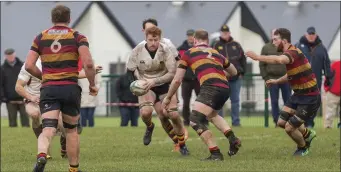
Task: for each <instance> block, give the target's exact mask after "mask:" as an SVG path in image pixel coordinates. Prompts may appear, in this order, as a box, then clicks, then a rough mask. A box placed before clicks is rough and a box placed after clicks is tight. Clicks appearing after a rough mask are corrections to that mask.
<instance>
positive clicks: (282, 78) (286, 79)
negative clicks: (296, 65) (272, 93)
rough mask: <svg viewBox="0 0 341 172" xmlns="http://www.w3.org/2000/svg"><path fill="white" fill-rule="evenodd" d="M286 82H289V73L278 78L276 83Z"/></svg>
mask: <svg viewBox="0 0 341 172" xmlns="http://www.w3.org/2000/svg"><path fill="white" fill-rule="evenodd" d="M286 82H288V75H287V74H285V75H284V76H282V77H280V78H278V79H276V83H277V84H283V83H286Z"/></svg>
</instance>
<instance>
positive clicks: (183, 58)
mask: <svg viewBox="0 0 341 172" xmlns="http://www.w3.org/2000/svg"><path fill="white" fill-rule="evenodd" d="M188 53H190V51H186V52H185V53H184V54H183V55H182V56H181V59H180V61H179V66H178V68H182V69H187V67H188V59H189V55H188Z"/></svg>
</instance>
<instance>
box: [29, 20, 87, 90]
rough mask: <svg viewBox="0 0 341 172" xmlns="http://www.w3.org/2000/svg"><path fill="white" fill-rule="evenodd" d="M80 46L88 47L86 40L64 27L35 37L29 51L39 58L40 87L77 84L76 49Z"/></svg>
mask: <svg viewBox="0 0 341 172" xmlns="http://www.w3.org/2000/svg"><path fill="white" fill-rule="evenodd" d="M82 45H84V46H89V43H88V40H87V38H86V37H85V36H84V35H82V34H80V33H79V32H77V31H75V30H73V29H71V28H69V27H66V26H53V27H52V28H50V29H47V30H44V31H43V32H41V33H40V34H39V35H38V36H36V38H35V39H34V41H33V44H32V46H31V50H32V51H35V52H37V53H38V54H39V55H40V58H41V62H42V73H43V76H42V78H43V80H42V82H43V83H42V87H44V86H48V85H69V84H77V81H78V58H79V53H78V48H79V47H80V46H82Z"/></svg>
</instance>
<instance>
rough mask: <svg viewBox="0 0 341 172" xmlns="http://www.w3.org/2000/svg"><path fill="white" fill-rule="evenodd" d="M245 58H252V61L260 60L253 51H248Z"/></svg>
mask: <svg viewBox="0 0 341 172" xmlns="http://www.w3.org/2000/svg"><path fill="white" fill-rule="evenodd" d="M245 56H247V57H250V58H251V59H252V60H258V55H257V54H256V53H255V52H253V51H248V52H246V53H245Z"/></svg>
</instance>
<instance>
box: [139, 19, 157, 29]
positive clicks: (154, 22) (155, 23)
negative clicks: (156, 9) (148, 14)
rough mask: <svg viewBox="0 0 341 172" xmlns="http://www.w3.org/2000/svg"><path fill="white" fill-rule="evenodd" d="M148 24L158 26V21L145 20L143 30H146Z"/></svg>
mask: <svg viewBox="0 0 341 172" xmlns="http://www.w3.org/2000/svg"><path fill="white" fill-rule="evenodd" d="M147 23H151V24H153V25H155V26H157V20H156V19H152V18H149V19H146V20H143V22H142V28H143V29H145V28H146V24H147Z"/></svg>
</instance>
